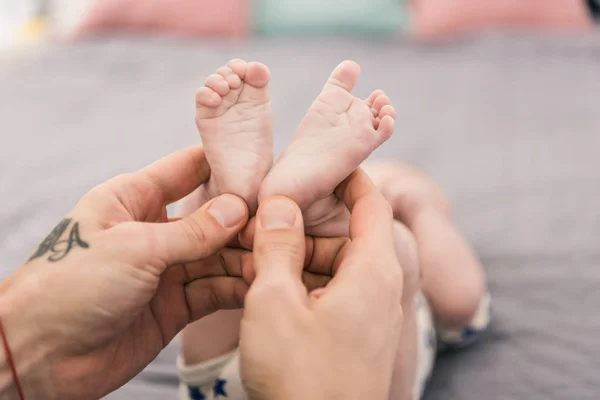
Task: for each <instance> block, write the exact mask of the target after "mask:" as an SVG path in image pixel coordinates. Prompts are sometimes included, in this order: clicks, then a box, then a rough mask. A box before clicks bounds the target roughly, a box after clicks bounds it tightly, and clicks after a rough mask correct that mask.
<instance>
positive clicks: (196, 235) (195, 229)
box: [181, 217, 209, 243]
mask: <svg viewBox="0 0 600 400" xmlns="http://www.w3.org/2000/svg"><path fill="white" fill-rule="evenodd" d="M181 225H182V228H183V233H184V235H185V237H186V239H187V240H189V241H190V243H205V242H206V241H207V240H208V238H209V235H208V232H207V231H206V228H205V227H203V226H202V224H200V223H199V222H198V221H197V220H195V219H193V218H189V217H185V218H183V219H182V220H181Z"/></svg>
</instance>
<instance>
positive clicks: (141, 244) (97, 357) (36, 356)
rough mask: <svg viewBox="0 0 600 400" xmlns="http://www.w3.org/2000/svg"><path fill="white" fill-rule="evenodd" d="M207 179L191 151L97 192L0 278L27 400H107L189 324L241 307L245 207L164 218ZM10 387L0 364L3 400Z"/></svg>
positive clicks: (216, 204) (2, 314) (225, 205)
mask: <svg viewBox="0 0 600 400" xmlns="http://www.w3.org/2000/svg"><path fill="white" fill-rule="evenodd" d="M209 175H210V170H209V167H208V164H207V162H206V160H205V157H204V152H203V150H202V149H201V148H193V149H189V150H185V151H181V152H179V153H176V154H174V155H172V156H170V157H167V158H165V159H163V160H161V161H159V162H157V163H155V164H153V165H151V166H149V167H147V168H145V169H143V170H141V171H139V172H136V173H133V174H126V175H122V176H120V177H117V178H115V179H112V180H110V181H108V182H107V183H105V184H103V185H100V186H98V187H96V188H95V189H93V190H92V191H90V192H89V193H88V194H87V195H86V196H85V197H84V198H83V199H82V200H81V201H80V203H79V204H78V205H77V206H76V207H75V209H74V210H73V211H72V212H71V213H70V214H69V215H68V217H67V218H66V219H64V220H63V221H62V222H60V223H59V224H58V226H57V227H56V228H55V229H54V230H53V231H52V233H51V234H50V235H49V236H48V237H47V238H46V239H44V241H43V242H42V244H40V246H39V248H38V249H37V251H36V252H35V253H34V255H33V256H32V257H31V259H30V260H29V261H28V263H27V264H25V265H24V266H23V267H21V268H19V269H18V270H17V271H16V272H15V273H14V274H13V275H12V276H11V277H10V278H9V279H7V280H6V281H5V282H3V283H2V285H1V287H0V319H1V320H2V323H3V325H4V327H5V331H6V334H7V336H8V342H9V344H10V347H11V348H12V351H13V353H14V354H13V355H14V358H15V361H16V364H17V369H18V374H19V376H20V379H21V381H22V385H23V386H25V394H26V397H27V398H43V399H92V398H100V397H101V396H103V395H104V394H106V393H108V392H110V391H112V390H114V389H116V388H117V387H119V386H120V385H122V384H124V383H125V382H127V381H128V380H129V379H131V378H132V377H133V376H135V375H136V374H137V373H138V372H140V371H141V370H142V369H143V368H144V367H145V366H146V365H147V364H148V363H149V362H150V361H151V360H153V359H154V358H155V357H156V356H157V355H158V353H159V352H160V351H161V350H162V349H163V348H164V347H165V346H166V345H167V344H168V343H169V342H170V341H171V340H172V339H173V338H174V336H175V335H176V334H177V333H178V332H179V331H180V330H181V329H182V328H183V327H185V325H186V324H188V323H189V322H191V321H193V320H196V319H199V318H201V317H203V316H205V315H207V314H210V313H212V312H214V311H216V310H217V309H224V308H239V307H240V306H241V305H242V302H243V297H244V295H245V294H246V291H247V288H248V285H247V283H246V282H245V281H244V280H243V279H242V278H241V277H242V275H243V273H242V271H241V268H242V263H241V262H240V257H241V253H240V252H241V250H233V249H223V247H224V246H225V245H226V244H227V243H228V242H230V241H231V240H232V239H233V238H234V237H235V236H236V235H237V233H238V232H239V231H240V230H241V228H242V227H243V226H244V225H245V224H246V222H247V220H248V211H247V208H246V205H245V204H244V202H243V201H242V200H241V199H239V198H237V197H235V196H232V195H224V196H220V197H218V198H215V199H213V200H211V201H210V202H209V203H207V204H206V205H204V206H203V207H202V208H201V209H199V210H198V211H196V212H194V213H193V214H192V215H190V216H189V217H186V218H183V219H179V220H174V221H170V220H169V219H168V217H167V210H166V206H167V205H168V204H170V203H172V202H174V201H177V200H178V199H180V198H182V197H183V196H185V195H187V194H188V193H190V192H192V191H193V190H194V189H196V188H197V187H199V186H200V185H201V184H202V183H203V182H205V181H206V180H207V179H208V177H209ZM0 353H1V356H0V358H2V357H5V354H4V352H0ZM1 361H4V360H1ZM2 365H5V363H4V364H2ZM11 382H12V377H11V375H10V370H8V368H2V369H1V370H0V387H2V388H9V390H4V391H2V392H1V394H2V395H3V396H2V398H11V396H10V394H8V393H9V392H10V391H11V390H12V392H11V393H12V394H13V395H14V394H16V392H15V391H14V387H13V388H12V389H10V384H11ZM4 395H6V397H5V396H4Z"/></svg>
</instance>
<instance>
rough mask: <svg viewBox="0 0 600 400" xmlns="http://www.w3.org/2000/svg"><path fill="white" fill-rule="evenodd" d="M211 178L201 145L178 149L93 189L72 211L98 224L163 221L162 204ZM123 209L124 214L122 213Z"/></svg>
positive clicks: (192, 189) (179, 196)
mask: <svg viewBox="0 0 600 400" xmlns="http://www.w3.org/2000/svg"><path fill="white" fill-rule="evenodd" d="M209 177H210V167H209V165H208V162H207V160H206V157H205V155H204V150H203V149H202V148H201V147H194V148H189V149H186V150H182V151H179V152H177V153H174V154H172V155H170V156H168V157H165V158H163V159H162V160H160V161H157V162H155V163H154V164H151V165H150V166H148V167H146V168H144V169H142V170H140V171H138V172H134V173H128V174H123V175H120V176H117V177H116V178H113V179H110V180H109V181H107V182H105V183H103V184H101V185H99V186H97V187H95V188H93V189H92V190H90V191H89V192H88V193H87V194H86V195H85V196H84V197H83V199H82V200H81V201H80V202H79V203H78V204H77V206H76V207H75V209H74V210H73V214H74V215H76V216H78V217H81V218H86V217H87V218H88V219H89V216H90V212H89V211H90V210H93V211H94V212H93V217H94V218H93V219H94V220H96V221H99V222H100V226H102V227H104V226H105V225H106V224H107V221H106V220H107V219H109V220H110V222H111V223H112V224H116V223H121V222H127V221H131V220H132V219H133V220H135V221H161V222H162V221H164V220H166V217H167V216H166V212H165V206H166V205H168V204H170V203H173V202H174V201H176V200H179V199H180V198H182V197H184V196H186V195H187V194H189V193H191V192H192V191H194V190H195V189H196V188H198V187H199V186H200V185H201V184H202V183H203V182H206V181H207V180H208V178H209ZM123 211H125V213H123Z"/></svg>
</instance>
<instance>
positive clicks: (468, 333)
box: [463, 328, 478, 339]
mask: <svg viewBox="0 0 600 400" xmlns="http://www.w3.org/2000/svg"><path fill="white" fill-rule="evenodd" d="M477 333H478V332H477V329H474V328H465V329H464V330H463V338H464V339H470V338H472V337H474V336H476V335H477Z"/></svg>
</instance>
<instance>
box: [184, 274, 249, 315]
mask: <svg viewBox="0 0 600 400" xmlns="http://www.w3.org/2000/svg"><path fill="white" fill-rule="evenodd" d="M248 288H249V286H248V284H247V283H246V282H245V281H244V280H243V279H241V278H234V277H220V278H205V279H198V280H195V281H193V282H191V283H188V284H187V285H186V286H185V298H186V302H187V304H188V307H189V309H190V322H193V321H196V320H198V319H200V318H203V317H206V316H207V315H209V314H212V313H214V312H216V311H219V310H237V309H240V308H243V307H244V299H245V297H246V294H247V293H248Z"/></svg>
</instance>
